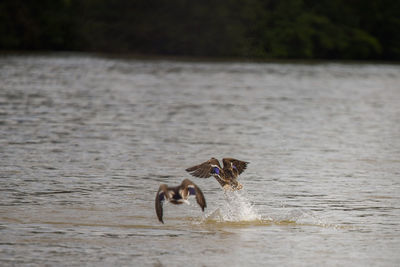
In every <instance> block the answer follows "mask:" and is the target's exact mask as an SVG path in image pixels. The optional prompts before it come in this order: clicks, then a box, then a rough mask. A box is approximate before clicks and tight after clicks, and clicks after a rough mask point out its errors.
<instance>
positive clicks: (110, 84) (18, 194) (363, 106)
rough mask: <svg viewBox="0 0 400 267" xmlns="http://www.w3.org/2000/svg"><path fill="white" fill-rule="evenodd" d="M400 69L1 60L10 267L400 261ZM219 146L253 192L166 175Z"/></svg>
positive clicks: (1, 185)
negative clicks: (195, 188)
mask: <svg viewBox="0 0 400 267" xmlns="http://www.w3.org/2000/svg"><path fill="white" fill-rule="evenodd" d="M399 70H400V67H399V66H397V65H373V64H336V63H330V64H324V63H320V64H300V63H294V64H289V63H287V64H278V63H234V62H233V63H225V62H224V63H221V62H210V63H207V62H180V61H168V60H154V59H152V60H143V59H142V60H137V59H121V58H104V57H97V56H88V55H74V54H72V55H70V54H66V55H62V54H56V55H23V56H12V55H10V56H4V55H3V56H2V57H1V58H0V191H1V192H0V263H1V264H2V265H24V264H29V265H44V264H48V265H82V264H85V265H97V264H99V263H100V264H102V265H111V264H117V265H129V266H131V265H150V266H152V265H160V266H161V265H166V266H176V265H179V266H181V265H182V266H183V265H187V264H188V262H190V263H191V264H192V265H194V266H203V265H207V266H221V265H228V264H231V265H233V266H242V265H247V266H251V265H259V264H260V263H262V264H264V265H265V264H266V265H272V266H274V265H278V264H279V265H312V266H314V265H328V266H332V265H334V266H337V265H339V266H342V265H358V266H365V265H383V266H395V265H396V264H398V262H399V261H400V257H399V255H398V251H399V249H400V231H399V229H400V227H399V222H400V196H399V192H400V180H399V177H400V160H399V158H400V143H399V140H400V105H399V104H398V103H400V87H399V84H400V78H399V75H398V73H399ZM211 156H213V157H216V158H222V157H235V158H238V159H242V160H246V161H249V162H250V165H249V167H248V169H247V170H246V171H245V172H244V173H243V174H242V175H241V177H240V178H239V179H240V182H241V183H242V184H243V185H244V189H243V190H242V191H240V192H235V193H227V194H224V193H223V192H222V191H221V189H220V187H219V185H218V183H217V182H216V181H215V179H213V178H211V179H198V178H192V179H195V180H193V181H195V183H196V184H198V185H199V186H200V187H201V188H202V190H203V192H204V194H205V197H206V199H207V204H208V208H207V209H206V211H205V212H204V213H202V212H201V210H200V209H199V208H198V206H197V204H196V203H195V200H191V204H190V205H180V206H176V205H165V207H164V212H165V213H164V218H165V222H166V223H165V224H164V225H162V224H160V223H159V222H158V220H157V218H156V215H155V211H154V197H155V193H156V191H157V189H158V186H159V184H160V183H167V184H179V183H180V182H181V181H182V180H183V179H184V178H188V174H187V173H186V172H185V171H184V170H185V168H187V167H189V166H192V165H193V164H194V163H196V162H202V161H204V160H207V159H209V158H210V157H211Z"/></svg>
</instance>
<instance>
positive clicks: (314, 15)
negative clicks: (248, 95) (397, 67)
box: [0, 0, 400, 60]
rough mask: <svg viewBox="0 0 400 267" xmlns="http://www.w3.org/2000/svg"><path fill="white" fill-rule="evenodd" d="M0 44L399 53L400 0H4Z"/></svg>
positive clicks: (296, 54)
mask: <svg viewBox="0 0 400 267" xmlns="http://www.w3.org/2000/svg"><path fill="white" fill-rule="evenodd" d="M0 49H2V50H8V49H12V50H18V49H22V50H77V51H96V52H119V53H127V52H128V53H142V54H163V55H187V56H213V57H247V58H248V57H250V58H300V59H307V58H317V59H379V60H399V59H400V1H397V0H364V1H361V0H318V1H317V0H247V1H245V0H198V1H197V0H196V1H193V0H36V1H34V0H1V1H0Z"/></svg>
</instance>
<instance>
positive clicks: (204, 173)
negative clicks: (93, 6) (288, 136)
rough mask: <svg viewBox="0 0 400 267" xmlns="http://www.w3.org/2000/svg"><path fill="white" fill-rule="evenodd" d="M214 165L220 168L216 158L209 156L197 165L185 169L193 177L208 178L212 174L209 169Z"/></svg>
mask: <svg viewBox="0 0 400 267" xmlns="http://www.w3.org/2000/svg"><path fill="white" fill-rule="evenodd" d="M214 166H218V167H219V168H221V166H220V164H219V162H218V160H217V159H215V158H211V159H210V160H207V161H206V162H203V163H201V164H199V165H196V166H193V167H190V168H187V169H186V171H187V172H189V173H190V174H191V175H193V176H195V177H199V178H209V177H210V176H211V175H212V172H211V171H212V168H213V167H214Z"/></svg>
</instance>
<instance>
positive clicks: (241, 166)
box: [222, 158, 249, 174]
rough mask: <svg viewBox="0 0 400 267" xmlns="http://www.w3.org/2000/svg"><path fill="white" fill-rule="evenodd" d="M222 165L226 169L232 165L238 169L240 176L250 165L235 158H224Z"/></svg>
mask: <svg viewBox="0 0 400 267" xmlns="http://www.w3.org/2000/svg"><path fill="white" fill-rule="evenodd" d="M222 163H223V164H224V168H225V167H230V165H231V164H232V168H234V169H235V168H236V169H237V170H238V172H239V174H241V173H242V172H243V171H244V170H245V169H246V168H247V164H249V162H246V161H242V160H237V159H233V158H224V159H222Z"/></svg>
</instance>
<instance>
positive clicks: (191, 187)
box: [155, 179, 207, 223]
mask: <svg viewBox="0 0 400 267" xmlns="http://www.w3.org/2000/svg"><path fill="white" fill-rule="evenodd" d="M193 195H195V196H196V201H197V203H198V204H199V206H200V207H201V210H202V211H204V208H205V207H207V204H206V199H205V198H204V195H203V192H201V190H200V188H199V187H198V186H197V185H196V184H194V183H193V182H192V181H190V180H189V179H185V180H183V181H182V183H181V184H180V185H178V186H175V187H169V186H168V185H166V184H161V185H160V187H159V188H158V191H157V195H156V203H155V204H156V205H155V207H156V213H157V217H158V220H159V221H160V222H162V223H164V220H163V202H164V201H165V200H167V201H169V202H170V203H172V204H176V205H179V204H182V203H187V204H189V201H188V200H187V199H188V198H189V196H193Z"/></svg>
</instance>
